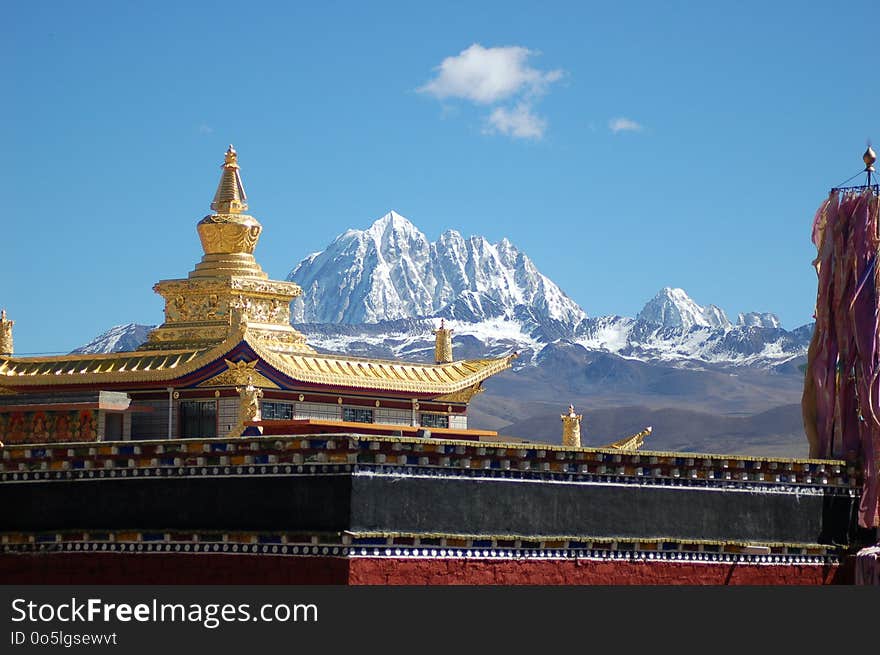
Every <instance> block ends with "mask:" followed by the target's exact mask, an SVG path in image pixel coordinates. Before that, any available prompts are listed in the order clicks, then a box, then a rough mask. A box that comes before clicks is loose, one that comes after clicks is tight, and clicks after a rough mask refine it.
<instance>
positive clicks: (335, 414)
mask: <svg viewBox="0 0 880 655" xmlns="http://www.w3.org/2000/svg"><path fill="white" fill-rule="evenodd" d="M339 414H340V410H339V405H337V404H336V403H333V404H330V403H297V404H296V418H314V419H319V420H322V421H338V420H339Z"/></svg>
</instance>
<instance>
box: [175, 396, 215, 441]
mask: <svg viewBox="0 0 880 655" xmlns="http://www.w3.org/2000/svg"><path fill="white" fill-rule="evenodd" d="M180 436H181V437H183V438H184V439H199V438H203V437H216V436H217V403H216V402H214V401H213V400H181V401H180Z"/></svg>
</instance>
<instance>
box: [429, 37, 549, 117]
mask: <svg viewBox="0 0 880 655" xmlns="http://www.w3.org/2000/svg"><path fill="white" fill-rule="evenodd" d="M534 54H536V53H535V52H534V51H533V50H529V49H528V48H523V47H520V46H506V47H501V48H484V47H483V46H481V45H480V44H479V43H474V44H473V45H472V46H470V47H469V48H467V49H465V50H462V51H461V52H460V53H459V54H458V55H456V56H454V57H447V58H446V59H444V60H443V62H442V63H441V64H440V65H439V66H437V68H436V69H435V70H436V71H437V76H436V77H435V78H434V79H433V80H431V81H430V82H428V83H427V84H425V85H424V86H422V87H420V88H419V91H421V92H422V93H429V94H431V95H433V96H434V97H436V98H440V99H441V100H442V99H445V98H462V99H464V100H470V101H472V102H475V103H477V104H481V105H486V104H492V103H495V102H499V101H501V100H507V99H508V98H510V97H512V96H514V95H516V94H518V93H526V94H529V95H537V94H540V93H543V92H544V90H545V89H546V88H547V86H548V85H550V84H552V83H553V82H556V81H557V80H559V79H560V78H561V77H562V71H561V70H552V71H546V72H545V71H540V70H538V69H536V68H532V67H531V66H529V65H528V63H527V60H528V58H529V57H530V56H531V55H534Z"/></svg>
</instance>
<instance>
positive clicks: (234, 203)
mask: <svg viewBox="0 0 880 655" xmlns="http://www.w3.org/2000/svg"><path fill="white" fill-rule="evenodd" d="M222 168H223V174H222V175H221V176H220V183H219V184H218V185H217V192H216V193H215V194H214V201H213V202H212V203H211V209H213V210H214V211H215V212H217V213H218V214H240V213H241V212H243V211H247V208H248V206H247V195H246V194H245V192H244V184H242V182H241V172H240V171H239V168H238V153H237V152H236V151H235V148H234V147H233V146H232V144H229V149H228V150H227V151H226V157H225V161H224V162H223V165H222Z"/></svg>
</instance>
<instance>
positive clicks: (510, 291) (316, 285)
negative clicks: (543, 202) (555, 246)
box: [287, 211, 586, 325]
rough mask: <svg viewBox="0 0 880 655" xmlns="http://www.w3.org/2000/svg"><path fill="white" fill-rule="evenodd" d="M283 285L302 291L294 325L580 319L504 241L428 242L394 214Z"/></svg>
mask: <svg viewBox="0 0 880 655" xmlns="http://www.w3.org/2000/svg"><path fill="white" fill-rule="evenodd" d="M287 279H288V280H292V281H294V282H296V283H297V284H299V285H300V286H301V287H302V288H303V298H301V299H297V301H295V302H294V305H293V308H292V309H293V312H292V314H293V320H294V322H297V323H347V324H357V323H376V322H379V321H386V320H395V319H401V318H416V317H420V316H444V317H446V318H453V319H459V320H462V321H466V322H469V323H474V322H479V321H484V320H489V319H502V318H503V319H514V318H515V317H517V316H528V317H530V318H532V319H534V320H536V321H538V322H541V323H543V322H551V323H552V322H559V323H564V324H568V325H573V324H576V323H578V322H579V321H581V320H582V319H584V318H585V316H586V315H585V314H584V312H583V310H582V309H581V308H580V307H579V306H578V305H577V304H576V303H575V302H574V301H573V300H571V299H570V298H569V297H568V296H566V295H565V293H563V292H562V290H561V289H560V288H559V287H558V286H556V284H554V283H553V282H552V281H551V280H550V279H548V278H547V277H546V276H544V275H542V274H541V273H540V272H539V271H538V269H537V268H536V267H535V265H534V263H533V262H532V261H531V260H530V259H529V258H528V257H527V256H526V255H525V254H523V253H522V252H520V251H519V250H518V249H517V248H516V246H514V245H513V244H512V243H510V241H508V240H507V239H502V240H501V241H500V242H499V243H495V244H493V243H489V242H488V241H487V240H486V239H485V238H484V237H480V236H472V237H470V238H468V239H465V238H464V237H463V236H462V235H461V234H459V233H458V232H456V231H455V230H447V231H446V232H444V233H443V234H441V235H440V237H439V238H438V239H437V241H435V242H433V243H432V242H429V241H428V239H427V237H425V235H424V234H423V233H422V232H420V231H419V230H418V228H416V227H415V226H414V225H413V224H412V223H411V222H410V221H408V220H407V219H406V218H404V217H403V216H401V215H400V214H398V213H396V212H394V211H392V212H389V213H388V214H386V215H385V216H383V217H382V218H380V219H378V220H377V221H376V222H374V223H373V224H372V225H371V226H370V227H369V228H368V229H366V230H348V231H347V232H345V233H343V234H341V235H339V236H338V237H336V239H335V240H334V241H333V243H331V244H330V245H329V246H328V247H327V249H326V250H324V251H322V252H318V253H313V254H311V255H309V256H308V257H306V258H305V259H304V260H303V261H301V262H300V263H299V264H298V265H297V266H296V267H295V268H294V269H293V271H291V273H290V275H289V276H288V278H287Z"/></svg>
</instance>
